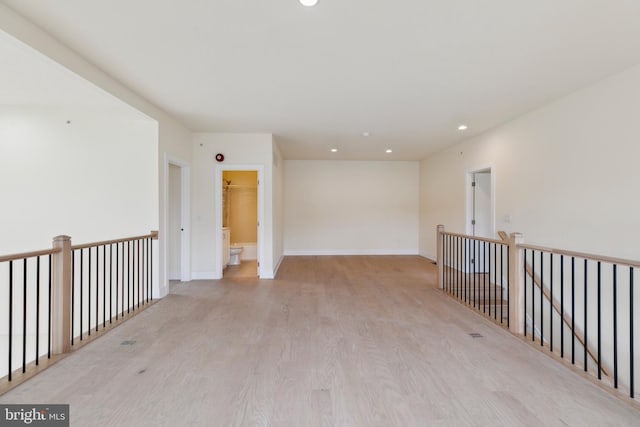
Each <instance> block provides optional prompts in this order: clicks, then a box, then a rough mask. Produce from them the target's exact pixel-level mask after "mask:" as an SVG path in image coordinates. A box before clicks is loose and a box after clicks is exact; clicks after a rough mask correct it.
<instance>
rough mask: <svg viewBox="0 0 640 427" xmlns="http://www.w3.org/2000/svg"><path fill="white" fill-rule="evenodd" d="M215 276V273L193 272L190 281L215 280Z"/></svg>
mask: <svg viewBox="0 0 640 427" xmlns="http://www.w3.org/2000/svg"><path fill="white" fill-rule="evenodd" d="M215 279H217V274H216V272H215V271H194V272H192V273H191V280H215Z"/></svg>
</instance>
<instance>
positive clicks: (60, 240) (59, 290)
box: [51, 236, 72, 354]
mask: <svg viewBox="0 0 640 427" xmlns="http://www.w3.org/2000/svg"><path fill="white" fill-rule="evenodd" d="M53 248H54V249H60V252H57V253H55V254H53V255H52V258H51V264H52V265H51V267H52V284H51V285H52V286H51V351H52V353H54V354H59V353H68V352H69V351H71V321H72V319H71V304H72V301H71V280H72V274H71V237H69V236H56V237H54V238H53Z"/></svg>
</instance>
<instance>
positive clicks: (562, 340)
mask: <svg viewBox="0 0 640 427" xmlns="http://www.w3.org/2000/svg"><path fill="white" fill-rule="evenodd" d="M560 357H561V358H564V255H560Z"/></svg>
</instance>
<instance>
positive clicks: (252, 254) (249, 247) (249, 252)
mask: <svg viewBox="0 0 640 427" xmlns="http://www.w3.org/2000/svg"><path fill="white" fill-rule="evenodd" d="M234 244H235V245H240V246H242V252H241V253H240V260H241V261H253V260H256V259H258V244H257V243H255V242H254V243H242V242H240V243H234Z"/></svg>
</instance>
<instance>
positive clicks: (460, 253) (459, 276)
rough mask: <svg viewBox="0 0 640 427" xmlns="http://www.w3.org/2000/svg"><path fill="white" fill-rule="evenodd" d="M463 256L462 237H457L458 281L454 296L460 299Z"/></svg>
mask: <svg viewBox="0 0 640 427" xmlns="http://www.w3.org/2000/svg"><path fill="white" fill-rule="evenodd" d="M463 262H464V261H463V256H462V237H458V283H457V288H458V289H457V290H456V298H458V299H462V274H463V272H462V270H463V267H462V265H463V264H462V263H463Z"/></svg>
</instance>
